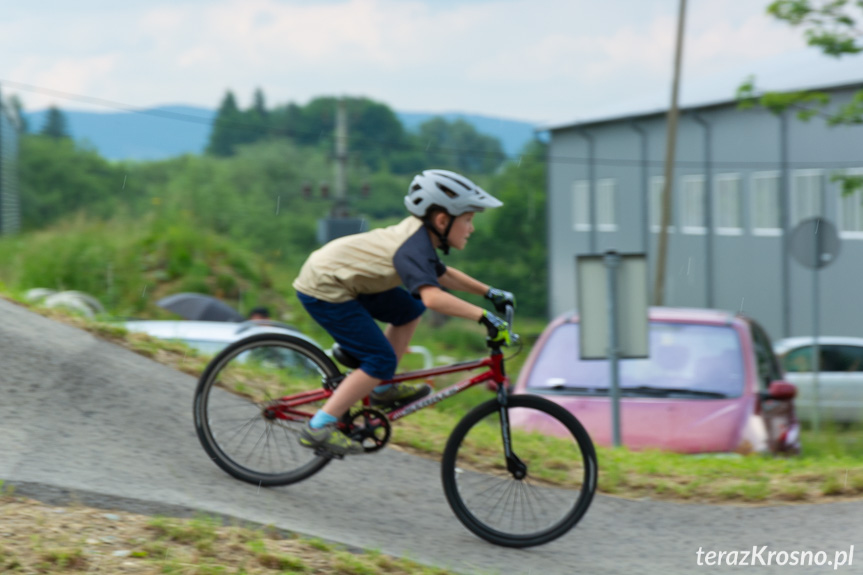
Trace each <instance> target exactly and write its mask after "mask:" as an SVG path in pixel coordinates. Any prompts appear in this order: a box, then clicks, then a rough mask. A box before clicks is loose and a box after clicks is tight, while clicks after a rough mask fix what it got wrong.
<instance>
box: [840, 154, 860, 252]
mask: <svg viewBox="0 0 863 575" xmlns="http://www.w3.org/2000/svg"><path fill="white" fill-rule="evenodd" d="M844 173H845V175H846V176H863V168H854V169H851V170H845V172H844ZM836 194H837V197H838V202H837V205H838V207H839V213H838V214H837V216H838V217H837V218H836V219H837V220H838V221H839V226H840V227H839V231H840V234H841V235H842V237H843V238H849V239H863V191H861V190H854V193H853V194H849V195H847V196H846V195H844V194H843V193H842V186H841V184H837V185H836Z"/></svg>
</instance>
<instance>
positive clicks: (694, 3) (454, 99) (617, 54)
mask: <svg viewBox="0 0 863 575" xmlns="http://www.w3.org/2000/svg"><path fill="white" fill-rule="evenodd" d="M767 3H768V2H767V1H766V0H688V1H687V13H686V18H685V22H686V32H685V39H684V64H683V70H682V80H681V92H680V98H681V101H682V103H683V104H684V105H685V104H687V103H689V104H695V103H706V102H714V101H721V100H727V99H731V98H733V96H734V92H735V90H736V88H737V87H738V86H739V85H740V84H741V83H742V82H743V81H744V80H745V79H746V78H747V77H748V76H750V75H754V76H755V78H756V85H757V86H758V87H759V88H762V89H788V88H798V87H810V86H821V85H830V84H836V83H845V82H853V81H860V80H863V57H858V58H856V59H855V58H845V59H841V60H839V61H834V60H831V59H829V58H827V57H825V56H822V55H821V54H820V53H818V52H817V51H816V50H814V49H812V48H808V47H807V46H806V44H805V41H804V40H803V37H802V32H801V31H800V30H798V29H794V28H791V27H790V26H788V25H787V24H785V23H782V22H779V21H776V20H775V19H773V18H772V17H770V16H768V15H767V14H766V10H765V8H766V5H767ZM0 5H2V6H3V8H2V13H3V17H2V18H0V90H2V94H3V95H4V96H9V95H10V94H15V95H17V96H18V98H19V99H20V100H21V101H22V102H23V104H24V108H25V110H28V111H34V110H39V109H43V108H45V107H47V106H49V105H56V106H58V107H59V108H61V109H67V110H72V109H75V110H88V111H105V112H115V111H117V109H144V108H149V107H154V106H159V105H176V104H187V105H194V106H202V107H207V108H216V107H218V105H219V103H220V101H221V100H222V98H223V97H224V95H225V93H226V91H227V90H231V91H232V92H233V93H234V94H235V95H236V97H237V100H238V102H239V104H240V106H241V107H247V106H249V105H250V104H251V100H252V95H253V93H254V91H255V90H256V89H258V88H260V89H261V90H263V92H264V94H265V97H266V101H267V105H268V106H270V107H272V106H276V105H282V104H286V103H288V102H295V103H298V104H304V103H305V102H307V101H309V100H310V99H311V98H314V97H316V96H322V95H350V96H365V97H368V98H371V99H374V100H377V101H380V102H384V103H386V104H387V105H389V106H390V107H391V108H393V109H395V110H397V111H401V112H431V113H446V112H462V113H471V114H482V115H487V116H492V117H503V118H509V119H516V120H524V121H529V122H533V123H535V124H537V125H546V126H547V125H554V124H560V123H567V122H571V121H582V120H586V119H595V118H599V117H604V116H612V115H617V114H622V113H633V112H641V111H654V110H659V109H663V108H666V107H667V106H668V105H669V102H670V94H671V80H672V72H673V57H674V39H675V30H676V22H677V12H678V7H679V0H605V1H602V2H600V1H597V0H462V1H456V0H170V1H167V0H124V1H123V2H117V1H116V0H111V1H107V0H76V1H75V2H66V1H64V0H30V1H29V2H20V1H17V0H2V1H0Z"/></svg>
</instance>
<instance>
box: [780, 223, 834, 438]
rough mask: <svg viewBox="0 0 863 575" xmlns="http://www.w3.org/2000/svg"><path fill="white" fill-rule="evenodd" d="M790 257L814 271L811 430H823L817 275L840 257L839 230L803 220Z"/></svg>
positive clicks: (794, 234) (796, 230) (791, 239)
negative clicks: (813, 397) (813, 404)
mask: <svg viewBox="0 0 863 575" xmlns="http://www.w3.org/2000/svg"><path fill="white" fill-rule="evenodd" d="M788 243H789V248H790V250H791V255H793V256H794V259H796V260H797V262H798V263H799V264H800V265H802V266H804V267H807V268H809V269H811V270H812V332H813V333H812V340H813V341H812V343H813V345H812V378H813V379H812V389H813V391H814V392H815V410H814V416H813V418H812V427H813V428H814V429H815V431H819V429H820V427H821V385H820V375H819V374H820V372H821V346H820V345H819V343H818V336H819V332H820V331H821V325H820V324H821V321H820V320H821V314H820V313H819V312H820V306H819V305H818V300H819V296H820V293H819V292H820V282H819V280H818V272H819V270H820V269H821V268H824V267H827V266H828V265H829V264H830V263H832V262H833V261H834V260H835V259H836V257H837V256H838V255H839V247H840V240H839V234H838V233H836V226H834V225H833V224H832V223H831V222H830V220H827V219H824V218H821V217H814V218H809V219H806V220H803V221H802V222H800V223H799V224H797V226H796V227H795V228H794V229H793V230H792V232H791V236H790V237H789V238H788Z"/></svg>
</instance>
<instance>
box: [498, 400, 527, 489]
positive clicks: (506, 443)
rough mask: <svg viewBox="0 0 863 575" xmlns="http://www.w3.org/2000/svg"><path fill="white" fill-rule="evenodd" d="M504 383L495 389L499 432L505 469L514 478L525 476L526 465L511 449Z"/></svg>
mask: <svg viewBox="0 0 863 575" xmlns="http://www.w3.org/2000/svg"><path fill="white" fill-rule="evenodd" d="M506 387H507V386H506V385H499V386H498V389H497V402H498V404H499V407H498V412H499V413H500V434H501V437H502V439H503V454H504V456H505V457H506V469H507V471H509V472H510V473H511V474H512V476H513V478H514V479H519V480H521V479H524V478H525V477H527V465H525V464H524V462H523V461H522V460H521V459H519V458H518V456H517V455H516V454H515V453H513V451H512V436H511V435H510V429H509V405H508V403H509V402H508V401H507V399H508V397H509V395H508V392H507V389H506Z"/></svg>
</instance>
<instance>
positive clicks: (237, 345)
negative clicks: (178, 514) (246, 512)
mask: <svg viewBox="0 0 863 575" xmlns="http://www.w3.org/2000/svg"><path fill="white" fill-rule="evenodd" d="M339 373H340V372H339V370H338V368H337V367H336V366H335V364H334V363H333V362H332V360H331V359H330V358H329V357H327V355H326V354H325V353H324V352H323V351H322V350H321V349H320V348H318V347H317V346H315V345H313V344H311V343H309V342H307V341H305V340H303V339H301V338H298V337H293V336H290V335H286V334H285V335H283V334H262V335H255V336H251V337H248V338H246V339H243V340H240V341H237V342H234V343H233V344H231V345H230V346H228V347H227V348H225V349H224V350H222V352H221V353H219V354H218V355H217V356H216V357H215V358H213V360H212V361H211V362H210V364H209V365H208V366H207V369H206V370H205V371H204V373H203V374H202V375H201V378H200V379H199V380H198V387H197V389H196V390H195V405H194V417H195V430H196V431H197V433H198V439H200V441H201V445H202V446H203V447H204V450H205V451H206V452H207V454H208V455H209V456H210V458H211V459H212V460H213V461H215V462H216V465H218V466H219V467H221V468H222V469H223V470H225V471H226V472H228V473H229V474H231V475H233V476H234V477H236V478H237V479H241V480H242V481H247V482H249V483H253V484H255V485H260V486H265V487H268V486H274V485H287V484H290V483H295V482H297V481H301V480H303V479H305V478H307V477H309V476H310V475H313V474H314V473H317V472H318V471H320V470H321V469H322V468H323V467H324V466H325V465H326V464H327V463H329V462H330V458H328V457H322V456H318V455H315V453H314V451H313V450H311V449H308V448H306V447H302V446H301V445H299V443H298V439H297V438H298V435H297V434H298V432H299V430H300V429H301V428H302V426H303V425H304V423H305V421H296V422H294V421H285V420H281V419H273V418H267V417H265V409H266V407H267V406H268V405H270V404H272V403H273V401H275V400H276V399H278V398H279V397H283V396H285V395H291V394H293V393H297V392H301V391H312V390H314V389H316V388H320V387H321V385H322V383H323V380H324V379H325V378H330V377H336V376H338V375H339ZM322 403H323V402H308V403H307V404H304V405H302V406H301V408H302V409H303V411H304V412H308V413H309V414H313V413H314V412H315V411H317V409H318V408H319V407H320V405H321V404H322Z"/></svg>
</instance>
